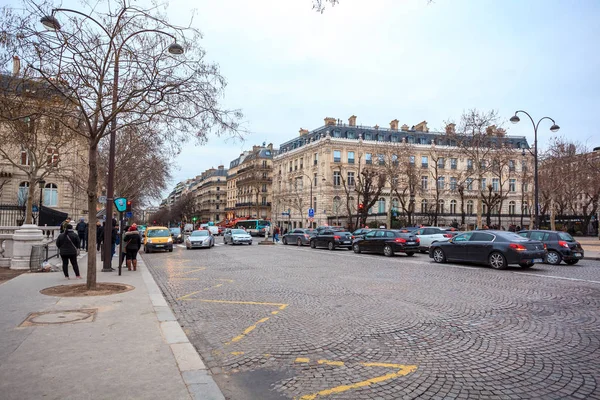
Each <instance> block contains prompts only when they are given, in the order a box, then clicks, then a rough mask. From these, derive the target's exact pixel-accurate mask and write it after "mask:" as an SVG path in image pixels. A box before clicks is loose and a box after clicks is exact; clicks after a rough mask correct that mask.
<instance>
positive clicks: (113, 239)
mask: <svg viewBox="0 0 600 400" xmlns="http://www.w3.org/2000/svg"><path fill="white" fill-rule="evenodd" d="M118 236H119V231H118V230H117V227H116V226H114V225H113V228H112V232H111V235H110V256H111V257H114V256H115V247H116V246H117V238H118Z"/></svg>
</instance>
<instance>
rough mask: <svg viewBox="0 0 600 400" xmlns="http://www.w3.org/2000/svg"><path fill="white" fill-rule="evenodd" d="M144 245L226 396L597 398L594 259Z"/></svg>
mask: <svg viewBox="0 0 600 400" xmlns="http://www.w3.org/2000/svg"><path fill="white" fill-rule="evenodd" d="M217 242H218V243H219V244H220V243H221V242H222V239H221V238H218V239H217ZM255 244H256V240H255ZM143 257H144V260H145V261H146V264H147V265H148V267H149V269H150V271H151V272H152V274H153V276H154V277H155V279H156V281H157V282H158V284H159V286H160V287H161V289H162V290H163V292H164V294H165V297H166V298H167V300H168V301H169V303H170V305H171V307H172V308H173V310H174V312H175V314H176V315H177V318H178V319H179V322H180V324H181V325H182V326H183V328H184V330H185V331H186V333H187V334H188V336H189V338H190V341H191V342H192V343H193V344H194V346H196V348H197V349H198V350H199V352H200V353H201V355H202V357H203V358H204V360H205V361H206V363H207V365H208V366H209V368H210V369H211V371H212V373H213V374H214V375H215V379H216V381H217V383H218V384H219V386H220V387H221V389H222V390H223V392H224V394H225V395H226V397H227V398H228V399H235V400H241V399H258V400H268V399H298V400H311V399H352V400H355V399H414V398H426V399H448V398H457V399H531V398H537V399H600V385H599V380H600V318H599V317H600V262H597V261H583V262H581V263H580V264H578V265H577V266H566V265H565V266H547V265H541V266H536V267H534V268H532V269H529V270H527V271H521V270H520V269H518V268H512V269H508V270H506V271H496V270H491V269H489V268H486V267H478V266H461V265H456V264H444V265H438V264H434V263H433V262H431V261H430V259H429V258H428V257H427V256H425V255H416V256H415V257H413V258H410V259H409V258H407V257H404V256H401V255H399V256H396V257H394V258H386V257H384V256H377V255H364V254H361V255H357V254H354V253H352V252H350V251H344V250H339V251H333V252H330V251H328V250H312V249H310V248H307V247H302V248H298V247H295V246H294V247H292V246H282V245H279V246H256V245H254V246H235V247H233V246H222V245H218V246H216V247H214V248H212V249H210V250H206V249H201V250H191V251H188V250H185V249H182V248H179V247H178V248H176V249H175V251H174V252H173V253H164V254H155V253H153V254H149V255H146V254H144V255H143Z"/></svg>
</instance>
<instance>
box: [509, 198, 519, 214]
mask: <svg viewBox="0 0 600 400" xmlns="http://www.w3.org/2000/svg"><path fill="white" fill-rule="evenodd" d="M516 209H517V204H516V203H515V202H514V201H509V202H508V213H509V214H510V215H515V212H516Z"/></svg>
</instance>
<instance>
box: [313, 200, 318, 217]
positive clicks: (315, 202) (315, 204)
mask: <svg viewBox="0 0 600 400" xmlns="http://www.w3.org/2000/svg"><path fill="white" fill-rule="evenodd" d="M313 210H315V214H316V213H317V198H316V197H313Z"/></svg>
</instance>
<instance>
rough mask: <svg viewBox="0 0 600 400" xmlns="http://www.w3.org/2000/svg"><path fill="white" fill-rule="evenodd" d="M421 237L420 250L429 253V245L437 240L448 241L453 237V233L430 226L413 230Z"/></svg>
mask: <svg viewBox="0 0 600 400" xmlns="http://www.w3.org/2000/svg"><path fill="white" fill-rule="evenodd" d="M413 234H415V235H417V237H418V238H419V240H420V242H421V245H420V247H419V251H420V252H421V253H427V252H428V251H429V246H431V245H432V244H433V243H436V242H447V241H448V239H450V238H451V237H452V234H450V233H448V232H446V231H445V230H443V229H440V228H435V227H431V226H428V227H426V228H419V229H417V230H416V231H414V232H413Z"/></svg>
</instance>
